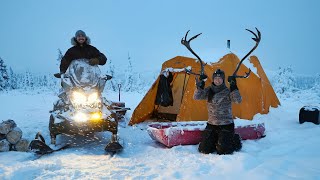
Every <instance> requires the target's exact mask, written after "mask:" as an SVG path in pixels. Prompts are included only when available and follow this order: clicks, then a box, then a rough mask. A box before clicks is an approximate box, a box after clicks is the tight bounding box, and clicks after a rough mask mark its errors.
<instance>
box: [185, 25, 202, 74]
mask: <svg viewBox="0 0 320 180" xmlns="http://www.w3.org/2000/svg"><path fill="white" fill-rule="evenodd" d="M189 31H190V30H188V31H187V33H186V35H185V36H184V38H182V39H181V44H183V45H184V46H185V47H186V48H187V49H188V50H189V51H190V52H191V53H192V54H193V55H195V56H196V57H197V59H198V60H199V61H200V65H201V71H200V74H196V73H193V72H192V71H191V70H188V71H186V72H187V73H188V74H194V75H204V66H205V64H204V63H203V61H202V60H201V58H200V57H199V56H198V55H197V54H196V53H195V52H194V51H193V50H192V48H191V47H190V42H191V41H192V40H193V39H195V38H197V37H198V36H200V35H201V34H202V33H199V34H197V35H195V36H193V37H192V38H190V39H189V40H187V36H188V33H189Z"/></svg>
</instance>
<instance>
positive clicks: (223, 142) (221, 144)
mask: <svg viewBox="0 0 320 180" xmlns="http://www.w3.org/2000/svg"><path fill="white" fill-rule="evenodd" d="M241 147H242V144H241V138H240V136H239V135H238V134H235V133H234V123H232V124H228V125H211V124H208V123H207V126H206V128H205V130H204V131H203V134H202V140H201V142H200V144H199V148H198V150H199V152H201V153H204V154H209V153H213V152H217V154H232V153H233V152H234V151H239V150H240V149H241Z"/></svg>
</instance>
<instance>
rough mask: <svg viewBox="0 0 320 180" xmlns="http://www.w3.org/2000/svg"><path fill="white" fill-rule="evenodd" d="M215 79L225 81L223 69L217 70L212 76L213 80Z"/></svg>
mask: <svg viewBox="0 0 320 180" xmlns="http://www.w3.org/2000/svg"><path fill="white" fill-rule="evenodd" d="M215 77H221V78H222V79H223V81H224V78H225V75H224V71H222V70H221V69H217V70H216V71H215V72H214V73H213V74H212V79H214V78H215Z"/></svg>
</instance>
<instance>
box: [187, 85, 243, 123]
mask: <svg viewBox="0 0 320 180" xmlns="http://www.w3.org/2000/svg"><path fill="white" fill-rule="evenodd" d="M212 86H213V85H211V86H209V87H207V88H205V89H196V90H195V92H194V97H193V98H194V99H195V100H207V107H208V123H209V124H211V125H227V124H231V123H234V122H233V118H232V110H231V102H234V103H237V104H238V103H241V100H242V98H241V95H240V93H239V90H238V89H236V90H234V91H232V92H230V90H229V89H228V88H227V87H226V86H225V88H224V89H222V90H221V91H220V92H217V93H215V94H213V97H212V99H211V100H208V97H209V92H210V91H211V92H213V91H212V90H211V88H212ZM211 92H210V93H211Z"/></svg>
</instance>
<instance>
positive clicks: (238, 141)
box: [233, 134, 242, 151]
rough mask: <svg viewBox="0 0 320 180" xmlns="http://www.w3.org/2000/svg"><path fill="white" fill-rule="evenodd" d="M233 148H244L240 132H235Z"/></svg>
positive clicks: (236, 149)
mask: <svg viewBox="0 0 320 180" xmlns="http://www.w3.org/2000/svg"><path fill="white" fill-rule="evenodd" d="M233 148H234V150H235V151H240V150H241V148H242V143H241V137H240V135H239V134H234V137H233Z"/></svg>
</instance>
